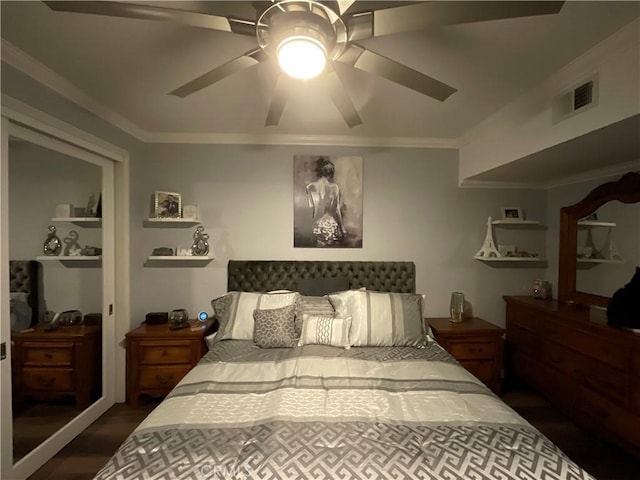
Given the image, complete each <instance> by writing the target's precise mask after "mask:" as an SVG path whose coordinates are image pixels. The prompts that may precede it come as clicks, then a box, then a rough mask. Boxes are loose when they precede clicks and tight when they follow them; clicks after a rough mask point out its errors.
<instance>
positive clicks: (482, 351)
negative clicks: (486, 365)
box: [449, 342, 496, 360]
mask: <svg viewBox="0 0 640 480" xmlns="http://www.w3.org/2000/svg"><path fill="white" fill-rule="evenodd" d="M449 353H451V355H453V356H454V357H455V358H456V359H458V360H480V359H493V358H494V357H495V355H496V345H495V343H494V342H469V343H466V342H465V343H452V344H451V351H450V352H449Z"/></svg>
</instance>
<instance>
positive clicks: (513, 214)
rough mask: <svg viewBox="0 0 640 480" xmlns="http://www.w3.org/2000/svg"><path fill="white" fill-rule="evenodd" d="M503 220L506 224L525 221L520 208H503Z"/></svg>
mask: <svg viewBox="0 0 640 480" xmlns="http://www.w3.org/2000/svg"><path fill="white" fill-rule="evenodd" d="M500 211H501V212H502V220H504V221H506V222H521V221H523V220H524V217H523V216H522V209H521V208H520V207H502V208H501V209H500Z"/></svg>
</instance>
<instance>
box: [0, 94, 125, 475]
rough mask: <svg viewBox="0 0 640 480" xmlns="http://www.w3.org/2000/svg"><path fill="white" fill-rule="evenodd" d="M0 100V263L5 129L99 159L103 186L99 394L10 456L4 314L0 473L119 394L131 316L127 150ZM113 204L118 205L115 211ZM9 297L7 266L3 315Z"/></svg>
mask: <svg viewBox="0 0 640 480" xmlns="http://www.w3.org/2000/svg"><path fill="white" fill-rule="evenodd" d="M2 103H3V108H2V129H1V130H0V131H1V148H0V150H1V153H2V158H1V161H0V262H2V264H3V265H4V264H6V265H8V262H9V245H8V243H9V242H8V238H9V233H8V223H9V222H8V214H9V205H8V198H9V195H8V190H9V188H10V185H9V175H8V173H9V172H8V169H9V148H8V147H9V137H17V138H21V139H24V140H26V141H29V142H32V143H35V144H38V145H41V146H43V147H45V148H52V149H54V150H57V151H60V152H62V153H65V154H69V155H70V156H73V157H76V158H80V159H81V160H84V161H87V162H89V163H92V164H95V165H98V166H100V167H101V170H102V191H103V192H104V193H105V194H104V195H103V205H102V209H103V226H102V228H103V242H104V243H103V258H102V270H103V275H102V279H103V296H102V302H103V305H102V311H103V324H102V351H103V371H102V392H103V393H102V397H100V398H99V399H98V400H97V401H96V402H94V403H93V404H92V405H90V406H89V407H88V408H87V409H85V410H84V411H83V412H81V413H80V414H79V415H78V416H76V417H75V418H74V419H73V420H71V421H70V422H69V423H68V424H67V425H65V426H64V427H62V428H61V429H60V430H58V431H57V432H56V433H55V434H54V435H52V436H51V437H50V438H48V439H47V440H46V441H44V442H43V443H42V444H40V445H39V446H38V447H36V448H35V449H34V450H33V451H32V452H30V453H29V454H28V455H26V456H25V457H23V458H22V459H20V460H19V461H18V462H16V463H15V464H14V463H13V428H12V425H13V421H12V411H11V410H12V405H11V396H12V393H11V349H10V344H11V334H10V327H9V322H1V323H0V341H1V342H3V343H5V346H6V358H5V359H4V360H2V361H1V362H0V387H1V398H0V407H1V408H0V421H1V423H2V428H1V429H0V430H1V432H0V451H1V453H0V476H1V477H2V478H7V479H16V480H18V479H25V478H27V477H28V476H29V475H31V474H32V473H34V472H35V471H36V470H37V469H38V468H40V466H42V465H43V464H44V463H46V462H47V461H48V460H49V459H50V458H52V457H53V456H54V455H55V454H56V453H57V452H58V451H59V450H61V449H62V448H63V447H64V446H65V445H66V444H67V443H69V442H70V441H71V440H73V438H75V437H76V436H77V435H78V434H79V433H80V432H82V431H83V430H84V429H85V428H86V427H87V426H89V425H90V424H91V423H93V422H94V421H95V420H96V419H97V418H98V417H99V416H100V415H102V414H103V413H104V412H105V411H106V410H107V409H108V408H110V407H111V406H112V405H113V404H114V402H115V401H124V378H119V377H121V376H118V375H117V372H123V371H124V362H125V360H124V351H123V349H122V348H118V342H117V339H118V338H122V336H123V334H124V332H126V330H127V329H128V326H129V323H130V322H129V319H130V313H129V247H128V240H129V225H128V222H129V215H128V211H129V194H128V188H129V182H128V178H129V175H128V172H129V165H128V161H129V156H128V153H127V152H126V151H124V150H122V149H119V148H118V147H115V146H113V145H110V144H108V143H106V142H104V141H102V140H100V139H98V138H96V137H93V136H91V135H89V134H87V133H85V132H83V131H81V130H79V129H76V128H75V127H73V126H71V125H68V124H66V123H64V122H61V121H60V120H58V119H56V118H55V117H51V116H49V115H47V114H44V113H42V112H39V111H38V110H35V109H33V108H32V107H30V106H28V105H26V104H22V103H21V102H19V101H16V100H13V99H11V98H10V97H6V96H4V95H3V98H2ZM7 104H11V105H10V106H9V105H7ZM107 192H109V193H107ZM123 192H124V194H123ZM116 211H118V216H117V218H116ZM120 212H123V213H124V214H121V213H120ZM35 253H36V252H34V255H35ZM116 277H117V278H118V287H117V289H116V286H115V284H116V282H115V279H116ZM8 297H9V276H8V269H3V273H2V275H0V313H1V315H2V318H7V319H8V318H9V298H8ZM109 312H111V313H109Z"/></svg>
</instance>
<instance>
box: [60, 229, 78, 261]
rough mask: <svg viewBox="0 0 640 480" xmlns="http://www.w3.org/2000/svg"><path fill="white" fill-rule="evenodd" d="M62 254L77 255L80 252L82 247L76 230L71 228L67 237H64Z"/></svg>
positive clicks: (66, 255)
mask: <svg viewBox="0 0 640 480" xmlns="http://www.w3.org/2000/svg"><path fill="white" fill-rule="evenodd" d="M63 241H64V243H65V245H66V247H64V255H65V257H68V256H71V257H77V256H79V255H81V253H82V247H81V246H80V244H79V243H78V232H76V231H75V230H71V231H70V232H69V236H68V237H64V240H63Z"/></svg>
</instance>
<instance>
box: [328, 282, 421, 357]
mask: <svg viewBox="0 0 640 480" xmlns="http://www.w3.org/2000/svg"><path fill="white" fill-rule="evenodd" d="M329 299H330V300H331V303H332V304H333V305H334V307H335V310H336V316H338V317H351V318H352V324H351V345H353V346H356V347H364V346H374V347H381V346H421V345H424V344H425V342H426V340H427V338H426V332H425V327H424V300H423V297H422V295H417V294H412V293H387V292H374V291H371V290H366V291H364V290H348V291H346V292H339V293H336V294H331V295H329Z"/></svg>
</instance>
